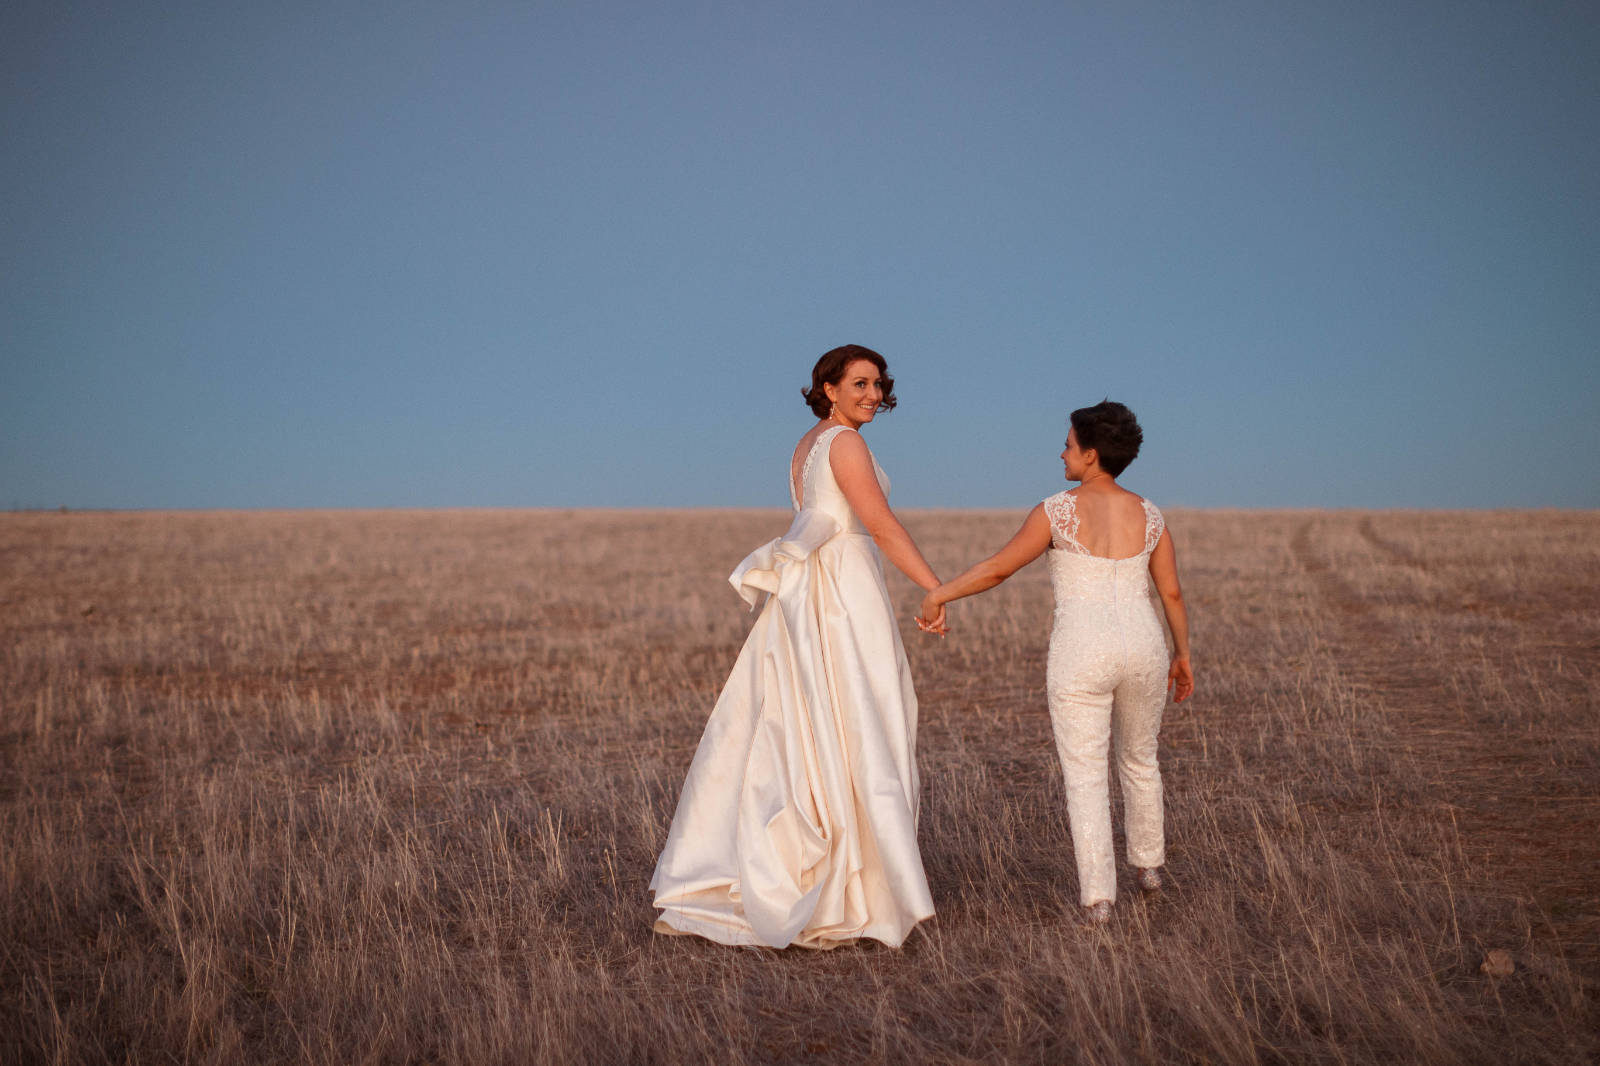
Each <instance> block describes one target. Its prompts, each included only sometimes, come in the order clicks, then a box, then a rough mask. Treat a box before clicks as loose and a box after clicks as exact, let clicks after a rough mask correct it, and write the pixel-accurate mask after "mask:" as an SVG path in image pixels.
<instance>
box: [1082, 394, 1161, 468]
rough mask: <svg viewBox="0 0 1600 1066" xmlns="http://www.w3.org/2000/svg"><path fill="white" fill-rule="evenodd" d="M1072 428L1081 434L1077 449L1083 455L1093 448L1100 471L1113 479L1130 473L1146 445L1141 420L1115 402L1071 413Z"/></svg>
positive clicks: (1111, 401)
mask: <svg viewBox="0 0 1600 1066" xmlns="http://www.w3.org/2000/svg"><path fill="white" fill-rule="evenodd" d="M1072 428H1073V430H1074V432H1076V433H1077V434H1078V447H1079V448H1081V449H1083V450H1084V451H1088V450H1089V449H1090V448H1093V449H1094V450H1095V452H1096V453H1097V454H1098V455H1099V457H1100V469H1102V470H1104V471H1105V472H1106V473H1108V474H1110V475H1111V476H1112V477H1116V476H1117V475H1119V474H1121V473H1122V472H1123V471H1124V470H1126V469H1128V464H1129V463H1131V462H1133V460H1134V459H1135V458H1136V457H1137V456H1138V455H1139V445H1141V444H1143V443H1144V431H1143V430H1141V429H1140V428H1139V420H1138V419H1137V418H1134V417H1133V412H1132V411H1130V410H1128V409H1127V408H1126V407H1125V406H1123V405H1122V404H1120V403H1117V402H1116V401H1115V400H1101V401H1100V402H1099V403H1097V404H1095V405H1094V406H1093V407H1080V408H1078V409H1077V410H1076V411H1074V412H1072Z"/></svg>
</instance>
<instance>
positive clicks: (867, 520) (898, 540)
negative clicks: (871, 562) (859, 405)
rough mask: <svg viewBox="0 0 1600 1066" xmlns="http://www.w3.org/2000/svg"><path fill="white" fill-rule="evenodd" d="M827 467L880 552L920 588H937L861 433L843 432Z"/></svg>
mask: <svg viewBox="0 0 1600 1066" xmlns="http://www.w3.org/2000/svg"><path fill="white" fill-rule="evenodd" d="M828 465H829V466H830V467H831V468H832V469H833V479H834V480H835V481H837V482H838V483H839V489H840V491H841V492H843V493H844V498H845V500H846V501H847V502H848V503H849V504H850V509H851V510H852V511H854V512H855V513H856V517H857V518H859V519H861V524H862V525H864V526H866V527H867V532H868V533H870V534H872V541H873V543H874V544H876V545H877V546H878V550H879V551H881V552H883V554H884V556H885V557H886V558H888V560H889V561H890V562H891V563H893V564H894V565H895V566H896V567H898V568H899V569H900V572H901V573H903V574H905V575H906V577H909V578H910V579H911V580H912V581H915V582H916V583H917V587H918V588H923V589H931V588H936V587H938V584H939V578H938V576H937V575H936V574H934V572H933V567H931V566H929V565H928V561H927V560H926V559H924V558H923V557H922V552H921V551H920V550H918V548H917V543H916V541H914V540H912V539H911V534H910V533H907V532H906V527H905V526H902V525H901V524H900V519H898V518H896V517H895V516H894V512H893V511H891V510H890V509H889V501H888V500H887V499H886V498H885V497H884V495H883V489H882V488H880V487H879V485H878V475H877V473H876V472H875V471H874V470H873V469H872V453H871V452H869V451H867V442H866V441H864V440H862V439H861V436H860V434H858V433H840V434H839V435H838V436H836V437H834V439H833V443H832V444H831V445H830V446H829V447H828Z"/></svg>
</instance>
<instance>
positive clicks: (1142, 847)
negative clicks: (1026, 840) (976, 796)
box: [1044, 492, 1169, 905]
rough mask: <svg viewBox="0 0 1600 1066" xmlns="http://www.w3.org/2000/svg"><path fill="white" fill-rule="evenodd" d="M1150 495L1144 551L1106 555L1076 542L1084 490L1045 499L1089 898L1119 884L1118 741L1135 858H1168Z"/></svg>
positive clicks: (1142, 861) (1063, 753)
mask: <svg viewBox="0 0 1600 1066" xmlns="http://www.w3.org/2000/svg"><path fill="white" fill-rule="evenodd" d="M1143 504H1144V511H1145V537H1144V550H1143V551H1141V552H1140V553H1139V554H1138V555H1135V556H1132V557H1130V558H1126V559H1107V558H1103V557H1101V556H1096V555H1091V554H1090V553H1089V551H1088V550H1087V549H1086V548H1084V547H1083V545H1082V544H1080V543H1078V539H1077V534H1078V513H1077V505H1076V498H1075V497H1074V496H1073V495H1072V494H1071V493H1070V492H1062V493H1058V494H1056V495H1055V496H1052V497H1050V498H1049V499H1048V500H1045V501H1044V510H1045V514H1046V516H1047V517H1048V518H1049V519H1050V529H1051V548H1052V550H1051V551H1050V552H1049V560H1050V563H1049V565H1050V583H1051V585H1052V587H1053V589H1054V591H1055V601H1056V603H1055V619H1054V625H1053V626H1052V628H1051V632H1050V659H1049V667H1048V669H1047V671H1046V686H1047V691H1048V695H1049V700H1050V722H1051V725H1052V727H1053V728H1054V731H1055V738H1056V751H1057V753H1058V754H1059V755H1060V757H1061V768H1062V771H1063V773H1064V775H1065V777H1066V782H1067V813H1068V817H1069V819H1070V821H1071V825H1072V850H1073V854H1074V856H1075V858H1076V859H1077V866H1078V892H1079V898H1080V900H1081V901H1082V902H1083V903H1084V904H1086V905H1087V904H1091V903H1095V902H1097V901H1099V900H1112V899H1115V898H1116V895H1117V872H1116V861H1115V855H1114V852H1113V848H1112V838H1111V798H1110V790H1109V773H1108V769H1107V756H1108V754H1109V753H1110V751H1111V749H1112V748H1113V747H1114V748H1115V756H1116V763H1117V775H1118V778H1119V779H1120V781H1121V783H1122V799H1123V809H1124V811H1125V813H1126V816H1127V845H1128V861H1129V862H1130V863H1132V864H1133V865H1134V866H1140V867H1154V866H1160V865H1161V864H1162V862H1163V861H1164V860H1165V851H1164V843H1163V835H1162V824H1161V771H1160V770H1159V769H1158V768H1157V765H1156V735H1157V733H1158V732H1159V731H1160V729H1161V711H1162V708H1163V707H1164V706H1165V704H1166V692H1167V669H1168V666H1169V661H1168V658H1167V645H1166V637H1165V632H1164V630H1163V629H1162V625H1161V620H1160V618H1159V617H1157V615H1156V611H1155V606H1154V603H1153V602H1152V598H1151V588H1150V553H1151V552H1152V551H1154V550H1155V546H1156V542H1157V541H1159V540H1160V539H1161V532H1162V530H1163V529H1165V528H1166V525H1165V520H1164V519H1163V518H1162V516H1161V512H1160V511H1159V510H1158V509H1157V508H1156V506H1155V504H1153V503H1151V502H1150V501H1149V500H1144V501H1143Z"/></svg>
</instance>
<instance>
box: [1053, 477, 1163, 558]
mask: <svg viewBox="0 0 1600 1066" xmlns="http://www.w3.org/2000/svg"><path fill="white" fill-rule="evenodd" d="M1066 495H1068V496H1071V497H1072V509H1073V511H1074V512H1075V513H1076V524H1075V527H1074V529H1073V539H1074V540H1076V541H1077V543H1078V544H1079V545H1081V546H1082V548H1083V549H1084V551H1085V552H1087V553H1088V554H1090V555H1094V556H1098V557H1099V558H1101V559H1127V558H1131V557H1132V556H1135V555H1139V554H1141V553H1142V552H1144V551H1145V550H1146V547H1145V535H1146V533H1147V529H1146V523H1147V508H1146V506H1145V500H1144V499H1143V497H1141V496H1138V495H1136V494H1135V493H1132V492H1128V491H1126V490H1124V489H1120V488H1119V489H1118V490H1117V491H1115V492H1084V491H1082V490H1076V491H1073V490H1069V491H1068V492H1067V493H1066Z"/></svg>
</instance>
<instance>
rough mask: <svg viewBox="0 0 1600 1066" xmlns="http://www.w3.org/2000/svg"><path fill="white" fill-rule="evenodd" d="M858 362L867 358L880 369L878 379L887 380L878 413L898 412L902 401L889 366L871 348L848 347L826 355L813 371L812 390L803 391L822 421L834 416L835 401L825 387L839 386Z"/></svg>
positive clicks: (819, 360)
mask: <svg viewBox="0 0 1600 1066" xmlns="http://www.w3.org/2000/svg"><path fill="white" fill-rule="evenodd" d="M857 359H866V360H868V361H869V362H871V363H872V364H873V365H874V366H876V367H877V368H878V377H879V378H881V379H882V381H883V399H882V400H881V401H880V402H879V404H878V410H880V411H892V410H894V406H895V404H896V403H898V402H899V401H898V400H896V399H895V398H894V378H892V377H890V376H889V364H888V363H886V362H884V360H883V356H881V355H879V354H878V353H877V352H875V351H873V350H872V349H871V348H863V347H862V346H861V345H859V344H845V345H841V346H840V347H838V348H835V349H833V350H832V351H831V352H824V353H823V355H822V358H821V359H818V360H817V365H816V366H814V367H812V368H811V387H810V388H809V389H801V390H800V395H802V396H804V397H805V398H806V404H807V405H809V406H810V408H811V411H812V413H813V414H815V415H816V416H817V417H818V418H827V417H828V416H829V415H830V414H832V413H833V401H832V400H830V399H828V393H827V390H826V389H824V388H823V387H822V386H824V385H838V384H839V382H841V381H843V380H844V372H845V368H846V367H848V366H849V365H850V364H851V363H853V362H855V361H856V360H857Z"/></svg>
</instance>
